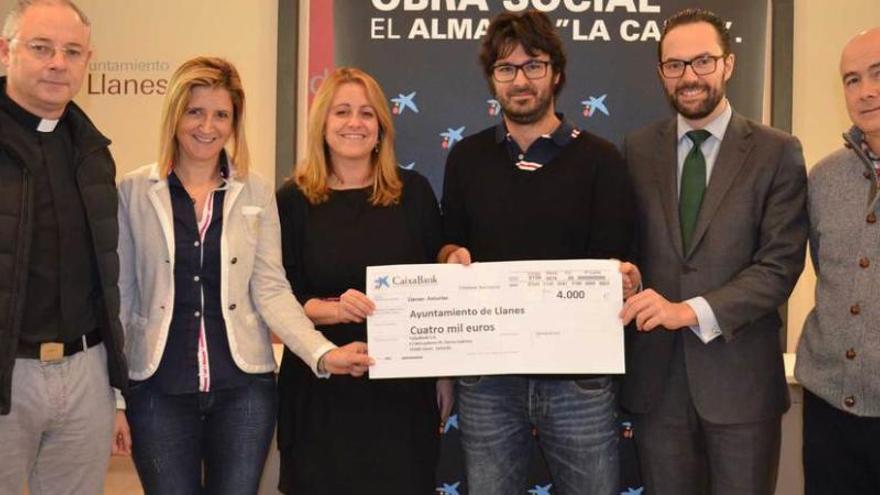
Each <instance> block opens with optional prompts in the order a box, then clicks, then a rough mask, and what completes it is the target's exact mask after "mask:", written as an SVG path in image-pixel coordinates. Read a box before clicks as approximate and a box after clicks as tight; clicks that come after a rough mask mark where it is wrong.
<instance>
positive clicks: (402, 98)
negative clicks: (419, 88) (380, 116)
mask: <svg viewBox="0 0 880 495" xmlns="http://www.w3.org/2000/svg"><path fill="white" fill-rule="evenodd" d="M415 96H416V92H415V91H413V92H412V93H410V94H408V95H405V94H403V93H400V94H398V95H397V97H396V98H391V102H392V103H394V105H392V106H391V113H393V114H394V115H403V112H405V111H406V110H407V109H409V110H411V111H412V112H413V113H419V107H417V106H416V102H415V101H413V98H415Z"/></svg>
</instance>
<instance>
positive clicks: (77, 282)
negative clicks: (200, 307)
mask: <svg viewBox="0 0 880 495" xmlns="http://www.w3.org/2000/svg"><path fill="white" fill-rule="evenodd" d="M89 35H90V27H89V21H88V19H87V18H86V17H85V15H84V14H83V13H82V11H80V10H79V8H77V7H76V6H75V5H74V4H73V3H71V2H69V1H67V0H21V1H19V2H17V4H16V5H15V6H14V7H13V8H12V10H11V11H10V12H9V14H8V15H7V17H6V21H5V23H4V26H3V33H2V38H0V59H2V62H3V65H4V66H5V67H6V74H7V75H6V76H5V77H3V78H0V253H2V254H0V493H4V494H16V493H21V492H22V490H23V488H24V485H25V483H26V482H27V483H28V485H29V489H30V493H31V494H33V495H40V494H47V495H48V494H51V495H57V494H93V493H102V492H103V486H104V475H105V473H106V471H107V463H108V459H109V455H110V446H111V437H112V433H113V422H114V420H115V413H116V411H115V400H114V395H113V389H112V388H111V383H112V384H113V385H114V386H117V387H120V388H124V387H123V385H124V383H125V381H126V371H125V360H124V357H123V355H122V352H121V351H122V344H123V342H122V341H123V336H122V329H121V326H120V323H119V316H118V313H119V292H118V289H117V278H118V272H119V261H118V257H117V255H116V245H117V236H118V229H117V224H116V204H117V195H116V188H115V175H116V170H115V165H114V163H113V159H112V157H111V156H110V152H109V150H108V145H109V144H110V141H109V140H107V138H105V137H104V136H103V135H101V133H100V132H98V130H97V129H95V127H94V125H93V124H92V123H91V121H90V120H89V119H88V117H87V116H86V115H85V113H83V111H82V110H81V109H80V108H79V107H78V106H77V105H76V104H74V103H72V102H71V100H72V98H73V97H74V95H76V93H77V91H78V90H79V88H80V86H81V84H82V81H83V76H84V75H85V73H86V70H87V63H88V60H89V57H90V55H91V50H90V48H89Z"/></svg>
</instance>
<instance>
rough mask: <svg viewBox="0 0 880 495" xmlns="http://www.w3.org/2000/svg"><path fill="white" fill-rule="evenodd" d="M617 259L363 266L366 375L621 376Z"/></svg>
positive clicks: (620, 326) (621, 357)
mask: <svg viewBox="0 0 880 495" xmlns="http://www.w3.org/2000/svg"><path fill="white" fill-rule="evenodd" d="M621 283H622V282H621V276H620V272H619V263H618V262H617V261H613V260H551V261H511V262H499V263H475V264H473V265H471V266H467V267H465V266H461V265H455V264H437V265H391V266H371V267H368V268H367V295H368V296H369V297H370V298H371V299H372V300H373V301H375V303H376V311H375V312H374V313H373V315H372V316H370V317H369V318H368V320H367V341H368V345H369V352H370V355H371V356H372V357H373V358H374V359H375V360H376V364H375V365H374V366H373V367H371V368H370V377H371V378H401V377H419V376H462V375H491V374H504V373H542V374H554V373H623V372H624V358H623V327H622V325H621V322H620V319H619V318H618V313H619V312H620V309H621V306H622V288H621Z"/></svg>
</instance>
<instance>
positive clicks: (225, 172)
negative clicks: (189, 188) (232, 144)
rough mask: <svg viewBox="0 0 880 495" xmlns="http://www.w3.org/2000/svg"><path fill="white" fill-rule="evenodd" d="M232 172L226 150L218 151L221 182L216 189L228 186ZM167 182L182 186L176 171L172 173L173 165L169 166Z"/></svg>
mask: <svg viewBox="0 0 880 495" xmlns="http://www.w3.org/2000/svg"><path fill="white" fill-rule="evenodd" d="M234 173H235V169H234V168H232V167H231V166H230V165H229V156H228V155H227V154H226V150H222V151H220V182H221V184H220V185H219V186H217V190H221V189H227V188H229V181H230V179H231V178H232V175H233V174H234ZM168 184H170V185H172V186H179V187H183V183H181V182H180V178H179V177H177V174H176V173H174V167H171V170H169V171H168Z"/></svg>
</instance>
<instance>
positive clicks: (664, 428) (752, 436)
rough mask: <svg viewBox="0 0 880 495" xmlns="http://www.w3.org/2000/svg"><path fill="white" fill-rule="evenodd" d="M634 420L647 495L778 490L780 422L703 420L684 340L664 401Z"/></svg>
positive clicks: (756, 494)
mask: <svg viewBox="0 0 880 495" xmlns="http://www.w3.org/2000/svg"><path fill="white" fill-rule="evenodd" d="M680 331H690V330H686V329H685V330H680ZM719 386H722V385H721V384H719ZM633 419H634V423H635V437H634V438H635V441H636V448H637V449H638V454H639V462H640V464H641V469H642V478H643V481H644V483H645V488H646V490H645V491H646V492H647V493H650V494H652V495H707V494H711V495H772V494H773V492H774V491H775V488H776V470H777V467H778V466H779V449H780V442H781V438H782V418H781V417H775V418H771V419H768V420H765V421H758V422H754V423H744V424H716V423H712V422H710V421H707V420H706V419H704V418H703V417H701V416H700V415H699V413H698V412H697V410H696V409H695V407H694V404H693V400H692V399H691V394H690V390H689V388H688V381H687V372H686V370H685V365H684V356H683V354H682V349H681V342H680V339H679V342H677V343H676V351H675V354H674V356H673V360H672V363H671V364H670V373H669V376H668V378H667V382H666V390H665V393H664V395H663V398H662V399H661V400H660V402H659V403H658V404H657V405H656V406H655V407H654V410H652V411H651V412H649V413H648V414H639V415H635V416H634V418H633Z"/></svg>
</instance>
